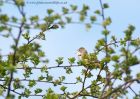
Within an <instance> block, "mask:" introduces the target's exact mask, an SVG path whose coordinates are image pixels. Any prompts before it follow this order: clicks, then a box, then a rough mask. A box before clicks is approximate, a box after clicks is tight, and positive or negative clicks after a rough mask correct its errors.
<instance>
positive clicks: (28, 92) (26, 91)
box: [23, 88, 31, 98]
mask: <svg viewBox="0 0 140 99" xmlns="http://www.w3.org/2000/svg"><path fill="white" fill-rule="evenodd" d="M23 94H24V96H25V97H26V98H28V97H29V95H30V94H31V91H30V90H29V89H27V88H25V90H24V93H23Z"/></svg>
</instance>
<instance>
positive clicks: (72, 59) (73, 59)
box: [68, 57, 76, 65]
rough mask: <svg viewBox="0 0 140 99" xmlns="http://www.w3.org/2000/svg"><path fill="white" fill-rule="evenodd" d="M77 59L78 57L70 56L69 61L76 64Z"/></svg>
mask: <svg viewBox="0 0 140 99" xmlns="http://www.w3.org/2000/svg"><path fill="white" fill-rule="evenodd" d="M75 60H76V59H75V58H74V57H70V58H68V61H69V63H70V65H72V64H74V63H75Z"/></svg>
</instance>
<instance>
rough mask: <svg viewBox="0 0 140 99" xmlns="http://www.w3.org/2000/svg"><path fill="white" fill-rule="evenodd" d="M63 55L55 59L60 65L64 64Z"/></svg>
mask: <svg viewBox="0 0 140 99" xmlns="http://www.w3.org/2000/svg"><path fill="white" fill-rule="evenodd" d="M63 59H64V58H63V57H58V58H57V59H56V60H55V61H56V62H57V64H58V66H59V65H61V64H63Z"/></svg>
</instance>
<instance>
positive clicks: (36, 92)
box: [34, 88, 42, 94]
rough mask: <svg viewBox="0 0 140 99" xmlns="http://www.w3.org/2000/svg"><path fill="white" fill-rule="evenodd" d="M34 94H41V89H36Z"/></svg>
mask: <svg viewBox="0 0 140 99" xmlns="http://www.w3.org/2000/svg"><path fill="white" fill-rule="evenodd" d="M34 92H35V94H39V93H41V92H42V89H40V88H37V89H36V90H35V91H34Z"/></svg>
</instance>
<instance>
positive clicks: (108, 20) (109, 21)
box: [102, 17, 112, 26]
mask: <svg viewBox="0 0 140 99" xmlns="http://www.w3.org/2000/svg"><path fill="white" fill-rule="evenodd" d="M111 23H112V21H111V18H110V17H108V18H106V19H105V20H104V22H103V23H102V25H103V26H108V25H110V24H111Z"/></svg>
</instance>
